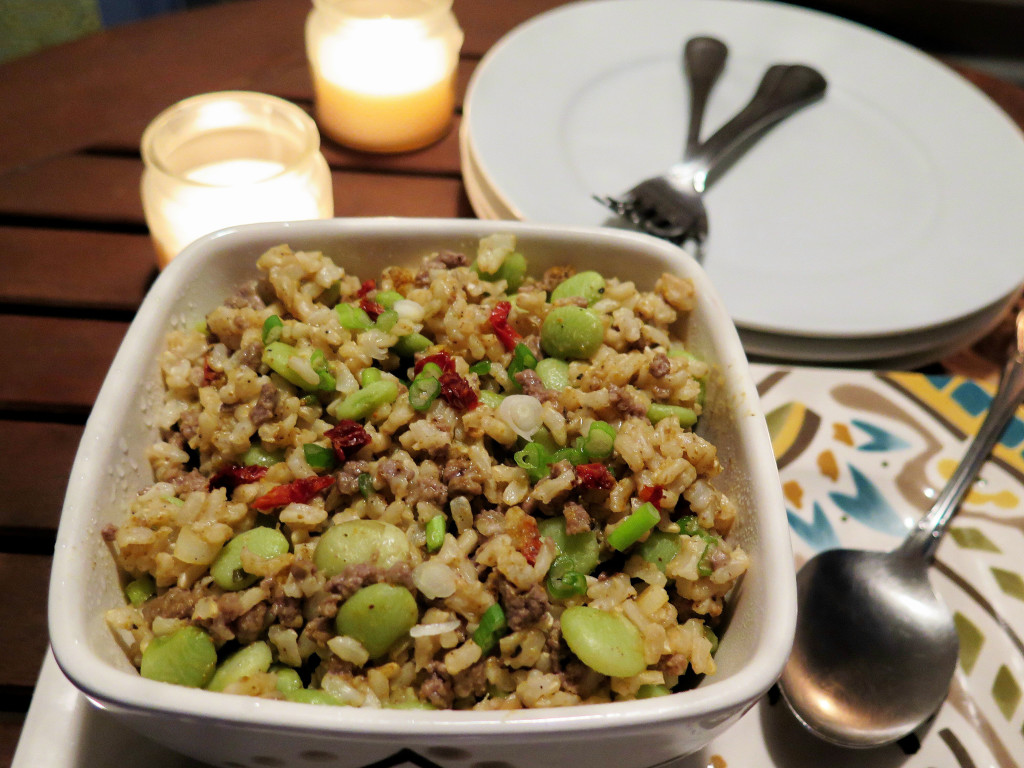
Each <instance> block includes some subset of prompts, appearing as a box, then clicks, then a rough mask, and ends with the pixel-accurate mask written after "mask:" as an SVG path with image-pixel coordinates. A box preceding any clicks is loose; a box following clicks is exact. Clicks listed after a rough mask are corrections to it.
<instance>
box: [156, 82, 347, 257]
mask: <svg viewBox="0 0 1024 768" xmlns="http://www.w3.org/2000/svg"><path fill="white" fill-rule="evenodd" d="M275 110H279V111H281V113H280V114H278V113H277V112H275ZM318 148H319V135H318V134H317V132H316V127H315V125H313V124H312V121H311V120H310V119H309V117H308V116H307V115H305V113H303V112H302V111H301V110H299V109H298V108H297V107H295V106H294V105H291V104H288V103H287V102H284V101H282V100H280V99H276V98H274V97H270V96H264V95H262V94H245V93H225V94H208V95H206V96H201V97H194V100H193V99H187V100H186V101H184V102H181V103H180V104H178V105H175V106H174V107H172V108H170V109H169V110H167V111H165V112H164V113H163V114H162V115H161V116H160V117H158V118H157V119H156V120H154V121H153V123H152V124H151V125H150V127H149V128H148V129H147V131H146V134H145V135H144V137H143V157H144V159H145V160H146V170H145V172H144V174H143V179H142V201H143V208H144V210H145V213H146V222H147V224H148V225H149V229H150V234H151V235H152V237H153V241H154V245H155V247H156V250H157V256H158V261H159V263H160V265H161V266H166V264H167V263H168V262H169V261H170V260H171V259H172V258H174V256H175V255H177V254H178V253H179V252H180V251H181V250H182V249H183V248H184V247H185V246H186V245H188V244H189V243H191V242H193V241H194V240H196V239H198V238H199V237H202V236H203V235H205V234H208V233H210V232H213V231H216V230H218V229H221V228H223V227H227V226H233V225H238V224H252V223H256V222H269V221H296V220H302V219H316V218H329V217H331V216H332V215H333V214H334V202H333V192H332V188H331V178H330V170H329V169H328V167H327V163H326V161H325V160H324V158H323V155H321V154H320V152H319V151H318Z"/></svg>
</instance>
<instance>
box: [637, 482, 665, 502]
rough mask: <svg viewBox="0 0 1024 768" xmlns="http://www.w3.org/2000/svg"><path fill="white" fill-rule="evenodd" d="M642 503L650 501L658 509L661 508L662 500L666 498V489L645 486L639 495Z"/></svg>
mask: <svg viewBox="0 0 1024 768" xmlns="http://www.w3.org/2000/svg"><path fill="white" fill-rule="evenodd" d="M637 495H638V496H639V497H640V501H649V502H651V504H653V505H654V506H656V507H660V506H661V500H662V499H663V498H664V497H665V489H664V488H663V487H662V486H660V485H645V486H644V487H643V488H641V489H640V493H638V494H637Z"/></svg>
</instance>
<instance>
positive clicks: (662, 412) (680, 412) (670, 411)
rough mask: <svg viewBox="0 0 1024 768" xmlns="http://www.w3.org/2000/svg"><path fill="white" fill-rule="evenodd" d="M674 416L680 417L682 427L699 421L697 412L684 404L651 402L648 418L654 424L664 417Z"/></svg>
mask: <svg viewBox="0 0 1024 768" xmlns="http://www.w3.org/2000/svg"><path fill="white" fill-rule="evenodd" d="M669 417H674V418H677V419H679V425H680V426H682V427H692V426H693V425H694V424H696V423H697V413H696V411H694V410H693V409H692V408H687V407H685V406H682V405H666V404H665V403H651V407H650V408H648V409H647V418H648V419H650V420H651V423H652V424H657V423H658V422H659V421H661V420H662V419H667V418H669Z"/></svg>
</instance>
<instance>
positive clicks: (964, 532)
mask: <svg viewBox="0 0 1024 768" xmlns="http://www.w3.org/2000/svg"><path fill="white" fill-rule="evenodd" d="M949 535H950V536H952V537H953V540H954V541H956V543H957V544H959V545H960V546H961V547H963V548H964V549H983V550H985V551H986V552H1000V553H1001V552H1002V550H1001V549H999V547H997V546H996V545H995V543H994V542H993V541H992V540H991V539H990V538H989V537H988V536H986V535H985V534H984V533H982V532H981V530H980V529H978V528H950V529H949Z"/></svg>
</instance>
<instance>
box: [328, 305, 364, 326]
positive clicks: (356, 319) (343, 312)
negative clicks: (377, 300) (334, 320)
mask: <svg viewBox="0 0 1024 768" xmlns="http://www.w3.org/2000/svg"><path fill="white" fill-rule="evenodd" d="M334 311H335V313H336V314H337V315H338V322H339V323H341V327H342V328H347V329H348V330H350V331H365V330H367V329H369V328H373V320H371V319H370V316H369V315H368V314H366V312H365V311H364V310H363V309H362V308H361V307H357V306H354V305H352V304H339V305H338V306H336V307H335V308H334Z"/></svg>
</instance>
